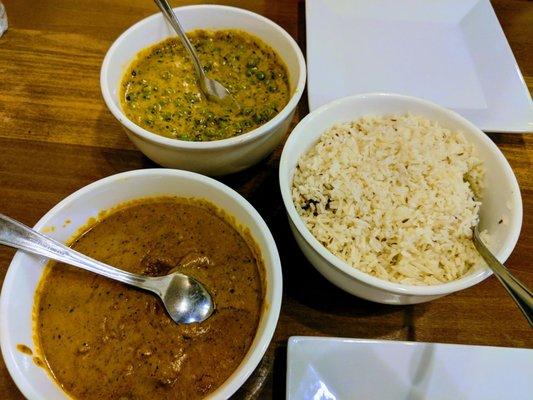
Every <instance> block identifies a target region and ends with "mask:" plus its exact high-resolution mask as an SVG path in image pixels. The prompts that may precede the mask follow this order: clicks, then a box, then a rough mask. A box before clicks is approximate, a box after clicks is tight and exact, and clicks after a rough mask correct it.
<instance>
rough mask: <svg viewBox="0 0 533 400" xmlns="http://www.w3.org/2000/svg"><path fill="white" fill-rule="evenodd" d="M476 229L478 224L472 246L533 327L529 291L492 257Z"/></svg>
mask: <svg viewBox="0 0 533 400" xmlns="http://www.w3.org/2000/svg"><path fill="white" fill-rule="evenodd" d="M478 227H479V224H478V225H476V226H475V228H474V235H473V241H474V246H475V247H476V249H477V251H478V252H479V254H480V255H481V257H483V259H484V260H485V262H486V263H487V265H488V266H489V267H490V269H492V272H494V275H496V278H498V280H499V281H500V283H501V284H502V285H503V287H504V288H505V289H506V290H507V292H508V293H509V294H510V295H511V297H512V298H513V300H514V301H515V302H516V304H517V305H518V307H519V308H520V310H521V311H522V313H523V314H524V316H525V317H526V319H527V320H528V322H529V325H530V326H531V327H533V295H532V293H531V291H530V290H529V289H528V288H527V287H526V286H525V285H524V284H523V283H522V282H520V281H519V280H518V279H517V278H515V277H514V276H513V275H512V274H511V273H510V272H509V270H508V269H507V268H506V267H505V266H504V265H503V264H502V263H500V262H499V261H498V260H497V259H496V257H494V255H493V254H492V253H491V252H490V250H489V249H488V248H487V246H485V244H484V243H483V241H482V240H481V237H480V234H479V228H478Z"/></svg>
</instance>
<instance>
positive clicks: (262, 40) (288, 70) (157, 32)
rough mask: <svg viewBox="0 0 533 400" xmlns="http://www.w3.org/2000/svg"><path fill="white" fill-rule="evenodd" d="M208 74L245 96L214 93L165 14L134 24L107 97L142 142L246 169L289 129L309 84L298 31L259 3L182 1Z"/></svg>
mask: <svg viewBox="0 0 533 400" xmlns="http://www.w3.org/2000/svg"><path fill="white" fill-rule="evenodd" d="M175 12H176V14H177V16H178V17H179V18H180V20H181V21H182V23H183V25H184V29H185V30H186V31H187V35H188V36H189V38H190V40H191V42H192V43H193V45H194V46H195V48H196V51H197V53H198V55H199V58H200V61H201V63H202V65H203V68H204V71H205V72H206V74H207V75H208V76H209V77H210V78H212V79H216V80H218V81H219V82H221V83H222V84H223V85H224V86H225V87H226V88H228V90H229V91H230V93H231V94H232V96H233V98H234V99H235V100H236V102H237V103H238V104H239V107H235V106H234V105H233V104H231V103H228V104H220V103H216V102H213V101H209V100H207V99H206V98H205V97H204V96H203V95H202V93H201V90H200V89H199V86H198V84H197V82H196V76H195V73H194V69H193V66H192V63H191V61H190V59H189V57H188V55H187V53H186V51H185V49H184V47H183V46H182V44H181V43H180V42H179V40H178V39H177V38H176V37H175V35H174V33H173V31H172V29H171V28H170V27H169V26H168V25H167V23H166V21H165V20H164V18H163V16H162V15H161V14H156V15H153V16H151V17H148V18H146V19H144V20H142V21H140V22H138V23H137V24H135V25H133V26H132V27H131V28H130V29H128V30H127V31H126V32H124V33H123V34H122V35H121V36H120V37H119V38H118V39H117V40H116V41H115V42H114V43H113V45H112V46H111V48H110V49H109V51H108V52H107V54H106V57H105V59H104V61H103V64H102V70H101V76H100V83H101V89H102V94H103V97H104V100H105V102H106V104H107V106H108V108H109V110H110V111H111V113H112V114H113V115H114V116H115V117H116V118H117V119H118V120H119V122H120V123H121V124H122V125H123V127H124V128H125V130H126V133H127V134H128V136H129V138H130V139H131V140H132V141H133V143H134V144H135V145H136V146H137V147H138V148H139V149H140V150H141V151H142V152H143V153H144V154H146V155H147V156H148V157H149V158H151V159H152V160H153V161H155V162H157V163H158V164H161V165H163V166H166V167H173V168H181V169H187V170H191V171H195V172H201V173H204V174H207V175H223V174H228V173H233V172H237V171H240V170H242V169H245V168H247V167H249V166H251V165H253V164H255V163H257V162H258V161H260V160H261V159H263V158H264V157H266V156H267V155H268V154H269V153H270V152H272V151H273V150H274V149H275V148H276V147H277V145H278V144H279V142H280V141H281V139H282V137H283V136H284V135H285V133H286V132H287V130H288V127H289V124H290V122H291V120H292V116H293V114H294V111H295V109H296V106H297V104H298V101H299V99H300V97H301V95H302V92H303V89H304V86H305V77H306V69H305V61H304V59H303V55H302V53H301V51H300V49H299V47H298V45H297V44H296V42H295V41H294V40H293V39H292V37H291V36H290V35H289V34H288V33H287V32H285V31H284V30H283V29H282V28H281V27H279V26H278V25H276V24H275V23H274V22H272V21H270V20H268V19H266V18H264V17H262V16H260V15H258V14H255V13H252V12H249V11H246V10H242V9H238V8H234V7H225V6H215V5H202V6H188V7H178V8H175Z"/></svg>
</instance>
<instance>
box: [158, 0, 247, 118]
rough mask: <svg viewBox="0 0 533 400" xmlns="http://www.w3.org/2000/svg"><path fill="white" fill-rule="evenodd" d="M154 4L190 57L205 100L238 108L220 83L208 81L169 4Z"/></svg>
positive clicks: (163, 2)
mask: <svg viewBox="0 0 533 400" xmlns="http://www.w3.org/2000/svg"><path fill="white" fill-rule="evenodd" d="M154 1H155V4H157V6H158V7H159V9H160V10H161V12H162V13H163V15H164V16H165V18H166V19H167V20H168V22H169V23H170V25H172V28H174V30H175V31H176V33H177V34H178V36H179V38H180V40H181V42H182V43H183V46H185V48H186V49H187V51H188V53H189V55H190V56H191V60H192V63H193V65H194V69H195V70H196V75H197V78H198V83H199V85H200V89H201V90H202V92H203V94H204V95H205V97H206V98H207V100H210V101H216V102H228V101H229V102H230V104H231V103H233V104H234V105H236V106H237V108H239V105H238V104H237V102H236V101H235V99H234V98H233V96H232V95H231V94H230V92H229V90H228V89H226V88H225V87H224V85H222V84H221V83H220V82H218V81H215V80H214V79H209V78H208V77H207V76H206V75H205V72H204V69H203V68H202V64H201V63H200V59H199V58H198V55H197V54H196V50H195V49H194V46H193V45H192V43H191V42H190V41H189V38H188V37H187V35H186V34H185V31H184V30H183V28H182V26H181V24H180V22H179V21H178V18H177V17H176V14H174V11H173V10H172V7H170V4H168V2H167V0H154Z"/></svg>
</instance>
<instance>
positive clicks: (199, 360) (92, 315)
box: [35, 197, 263, 400]
mask: <svg viewBox="0 0 533 400" xmlns="http://www.w3.org/2000/svg"><path fill="white" fill-rule="evenodd" d="M72 248H74V249H76V250H78V251H80V252H82V253H84V254H87V255H89V256H91V257H93V258H95V259H97V260H100V261H102V262H105V263H107V264H110V265H113V266H117V267H119V268H121V269H124V270H127V271H130V272H134V273H138V274H145V275H152V276H157V275H164V274H166V273H168V272H169V271H170V270H171V269H174V270H178V271H179V272H182V273H185V274H188V275H190V276H192V277H194V278H196V279H197V280H199V281H200V282H201V283H202V284H203V285H204V286H205V287H206V288H207V290H208V291H209V292H210V294H211V295H212V297H213V300H214V302H215V306H216V309H215V311H214V313H213V315H212V316H211V317H210V318H208V319H207V320H206V321H204V322H202V323H196V324H191V325H177V324H176V323H174V322H173V321H172V320H171V319H170V317H169V316H168V315H167V314H166V312H165V309H164V307H163V305H162V304H161V303H160V301H159V299H157V298H156V297H155V296H153V295H151V294H149V293H147V292H144V291H141V290H137V289H135V288H132V287H129V286H127V285H124V284H122V283H119V282H115V281H112V280H110V279H107V278H104V277H101V276H98V275H95V274H92V273H90V272H86V271H83V270H81V269H79V268H74V267H70V266H67V265H64V264H61V263H51V264H50V265H49V267H48V268H49V270H48V272H47V273H46V275H45V276H44V278H43V280H42V281H41V284H40V287H39V292H38V295H37V300H36V321H35V322H36V336H37V343H38V347H39V350H40V352H41V353H42V356H43V357H44V359H45V360H46V364H47V366H48V368H49V370H50V371H51V373H52V374H53V376H54V378H55V379H56V381H57V382H58V383H59V384H60V385H61V387H62V388H63V389H64V390H65V391H66V392H67V393H68V394H69V395H70V396H72V397H73V398H75V399H104V398H105V399H122V400H126V399H131V400H133V399H155V398H165V399H197V398H201V397H204V396H206V395H207V394H209V393H210V392H212V391H214V390H215V389H216V388H217V387H219V386H220V385H221V384H222V383H223V382H224V381H225V380H226V379H227V378H228V377H229V376H230V375H231V374H232V373H233V372H234V371H235V369H236V368H237V367H238V365H239V364H240V363H241V361H242V360H243V358H244V356H245V355H246V353H247V351H248V349H249V347H250V345H251V343H252V341H253V339H254V336H255V332H256V329H257V326H258V322H259V318H260V313H261V309H262V302H263V286H262V278H261V277H262V268H263V267H262V263H261V261H260V258H259V256H258V254H257V251H256V250H255V245H254V244H253V243H251V242H250V240H249V238H246V235H243V234H241V233H239V232H238V231H237V230H236V229H235V228H234V227H233V226H232V224H230V223H229V222H228V219H227V218H226V217H225V216H223V215H222V214H221V213H220V212H219V211H216V210H215V209H214V207H212V206H209V205H207V204H205V203H199V202H198V203H197V202H191V201H190V200H185V199H179V198H169V197H162V198H154V199H150V200H143V201H140V202H138V203H132V204H129V205H127V206H125V207H124V208H119V209H118V210H116V211H114V212H112V213H110V214H109V215H108V216H106V217H104V218H103V219H101V220H100V221H98V222H97V223H96V224H94V225H93V226H92V227H91V228H90V229H89V230H87V231H86V232H85V233H83V235H81V236H80V237H78V238H77V239H76V240H75V241H74V242H73V244H72Z"/></svg>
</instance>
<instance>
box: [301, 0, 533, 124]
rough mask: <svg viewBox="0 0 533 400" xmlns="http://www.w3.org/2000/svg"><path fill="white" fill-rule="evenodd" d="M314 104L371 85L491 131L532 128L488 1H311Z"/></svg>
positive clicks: (525, 96) (526, 97) (527, 102)
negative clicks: (416, 99) (453, 113)
mask: <svg viewBox="0 0 533 400" xmlns="http://www.w3.org/2000/svg"><path fill="white" fill-rule="evenodd" d="M306 19H307V28H306V29H307V63H308V70H309V78H308V97H309V108H310V109H311V110H314V109H316V108H317V107H319V106H321V105H323V104H325V103H328V102H330V101H331V100H334V99H337V98H340V97H345V96H349V95H352V94H359V93H367V92H394V93H400V94H407V95H411V96H417V97H422V98H424V99H427V100H431V101H433V102H435V103H438V104H440V105H442V106H444V107H448V108H451V109H453V110H455V111H457V112H458V113H460V114H461V115H463V116H464V117H466V118H467V119H469V120H470V121H472V122H473V123H474V124H476V125H477V126H478V127H479V128H481V129H482V130H484V131H488V132H533V104H532V101H531V96H530V94H529V91H528V89H527V86H526V84H525V83H524V79H523V77H522V75H521V73H520V70H519V68H518V65H517V64H516V61H515V59H514V56H513V53H512V51H511V48H510V47H509V44H508V43H507V39H506V38H505V35H504V33H503V30H502V28H501V26H500V24H499V22H498V19H497V17H496V14H495V13H494V10H493V9H492V6H491V4H490V2H489V0H432V1H428V0H372V1H368V0H334V1H332V0H308V1H306Z"/></svg>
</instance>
